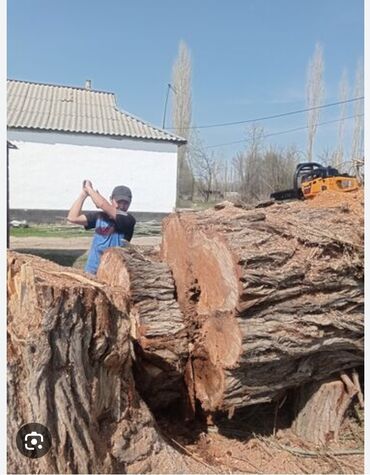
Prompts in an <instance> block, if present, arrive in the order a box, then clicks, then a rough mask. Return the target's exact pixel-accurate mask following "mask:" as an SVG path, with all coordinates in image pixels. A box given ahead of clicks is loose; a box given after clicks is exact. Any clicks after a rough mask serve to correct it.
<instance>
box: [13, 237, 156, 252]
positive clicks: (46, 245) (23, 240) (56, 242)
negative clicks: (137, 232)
mask: <svg viewBox="0 0 370 475" xmlns="http://www.w3.org/2000/svg"><path fill="white" fill-rule="evenodd" d="M91 239H92V238H91V237H73V238H61V237H13V236H11V237H10V248H11V249H89V248H90V244H91ZM131 242H132V244H136V245H139V246H156V245H159V243H160V242H161V237H160V236H143V237H137V238H133V240H132V241H131Z"/></svg>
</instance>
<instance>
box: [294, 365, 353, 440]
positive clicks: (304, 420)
mask: <svg viewBox="0 0 370 475" xmlns="http://www.w3.org/2000/svg"><path fill="white" fill-rule="evenodd" d="M343 380H344V381H343ZM343 380H341V379H332V380H330V381H325V382H318V383H311V384H306V385H304V386H302V387H301V388H300V389H299V391H298V393H297V404H296V409H295V411H296V417H295V419H294V421H293V424H292V430H293V432H295V434H296V435H298V436H299V437H300V438H302V439H304V440H306V441H307V442H311V443H314V444H316V445H325V444H327V443H328V442H329V441H331V440H335V441H337V437H338V433H339V429H340V426H341V424H342V421H343V418H344V416H345V413H346V411H347V409H348V408H349V406H350V404H351V402H352V400H353V397H354V396H355V395H356V394H357V393H358V389H357V388H356V386H355V385H354V384H353V382H352V381H351V379H350V378H349V377H348V376H347V375H345V374H344V375H343Z"/></svg>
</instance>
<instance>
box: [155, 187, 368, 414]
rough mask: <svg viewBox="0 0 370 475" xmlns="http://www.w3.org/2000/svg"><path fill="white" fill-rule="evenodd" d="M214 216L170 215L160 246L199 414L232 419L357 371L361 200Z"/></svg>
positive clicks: (224, 211) (224, 210) (228, 209)
mask: <svg viewBox="0 0 370 475" xmlns="http://www.w3.org/2000/svg"><path fill="white" fill-rule="evenodd" d="M217 208H218V209H216V210H214V209H212V210H207V211H200V212H184V213H176V214H172V215H170V216H169V217H167V218H166V219H165V222H164V227H163V240H162V256H163V259H164V260H165V261H166V262H167V263H168V265H169V266H170V268H171V270H172V272H173V276H174V279H175V282H176V288H177V296H178V301H179V304H180V308H181V309H182V311H183V312H184V314H185V316H186V319H187V324H188V328H189V334H190V336H191V340H192V341H191V343H192V344H193V350H192V352H191V358H190V359H189V365H188V368H187V372H186V379H187V385H188V387H189V388H191V390H193V391H194V396H195V398H196V399H198V400H199V401H200V403H201V405H202V407H203V409H204V410H206V411H215V410H217V409H222V410H228V411H229V412H230V413H232V412H233V410H234V409H235V408H238V407H242V406H245V405H249V404H256V403H263V402H269V401H271V400H273V399H274V398H276V397H279V396H280V395H281V393H282V392H284V391H285V390H286V389H288V388H291V387H295V386H299V385H302V384H304V383H306V382H308V381H312V380H322V379H327V377H328V376H329V375H331V374H333V373H335V372H338V371H340V370H344V369H345V368H351V367H356V366H359V365H361V364H362V362H363V216H362V211H363V196H362V195H361V194H358V195H355V196H352V201H351V202H350V203H349V204H343V203H342V204H340V205H333V206H331V205H330V206H329V205H325V203H323V202H322V201H320V199H319V200H318V201H317V203H316V205H315V206H313V205H312V204H311V203H306V202H305V203H302V202H291V203H284V204H273V205H272V206H269V207H267V208H264V209H248V208H246V209H243V208H240V207H236V206H234V205H232V204H231V203H225V204H223V205H221V206H218V207H217Z"/></svg>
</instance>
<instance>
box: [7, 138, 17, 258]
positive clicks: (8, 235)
mask: <svg viewBox="0 0 370 475" xmlns="http://www.w3.org/2000/svg"><path fill="white" fill-rule="evenodd" d="M9 149H14V150H17V149H18V147H16V146H15V145H13V144H12V143H11V142H9V140H7V141H6V248H7V249H9V244H10V220H9Z"/></svg>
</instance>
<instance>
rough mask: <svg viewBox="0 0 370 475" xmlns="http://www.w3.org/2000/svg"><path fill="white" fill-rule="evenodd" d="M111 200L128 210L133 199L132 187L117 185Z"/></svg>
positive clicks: (118, 206) (120, 207)
mask: <svg viewBox="0 0 370 475" xmlns="http://www.w3.org/2000/svg"><path fill="white" fill-rule="evenodd" d="M111 200H112V203H113V204H114V205H115V206H116V207H117V208H119V209H121V210H122V211H127V210H128V208H129V206H130V203H131V200H132V193H131V190H130V188H128V187H127V186H124V185H120V186H116V187H115V188H114V189H113V191H112V196H111Z"/></svg>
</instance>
